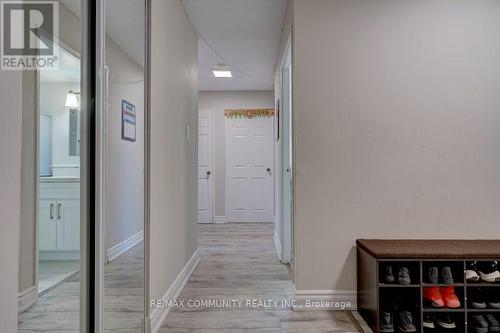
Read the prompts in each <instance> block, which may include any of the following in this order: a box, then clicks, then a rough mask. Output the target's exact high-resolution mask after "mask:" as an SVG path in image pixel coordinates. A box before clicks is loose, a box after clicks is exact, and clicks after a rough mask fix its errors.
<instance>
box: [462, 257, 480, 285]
mask: <svg viewBox="0 0 500 333" xmlns="http://www.w3.org/2000/svg"><path fill="white" fill-rule="evenodd" d="M465 280H467V282H477V281H479V275H478V274H477V262H476V261H467V266H466V269H465Z"/></svg>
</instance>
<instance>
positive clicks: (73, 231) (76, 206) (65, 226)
mask: <svg viewBox="0 0 500 333" xmlns="http://www.w3.org/2000/svg"><path fill="white" fill-rule="evenodd" d="M56 211H57V249H58V250H64V251H78V250H79V249H80V201H79V200H59V201H57V209H56Z"/></svg>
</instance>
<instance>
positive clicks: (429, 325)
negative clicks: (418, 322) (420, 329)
mask: <svg viewBox="0 0 500 333" xmlns="http://www.w3.org/2000/svg"><path fill="white" fill-rule="evenodd" d="M435 320H436V318H434V316H433V315H430V314H426V315H425V318H424V322H423V325H424V329H427V330H434V329H436V325H435V324H434V321H435Z"/></svg>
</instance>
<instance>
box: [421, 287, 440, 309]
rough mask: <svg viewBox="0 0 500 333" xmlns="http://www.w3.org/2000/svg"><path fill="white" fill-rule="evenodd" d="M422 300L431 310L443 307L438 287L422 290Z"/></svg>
mask: <svg viewBox="0 0 500 333" xmlns="http://www.w3.org/2000/svg"><path fill="white" fill-rule="evenodd" d="M424 300H427V301H428V302H429V303H430V304H431V306H432V307H433V308H442V307H443V306H444V300H443V296H441V292H440V291H439V287H429V288H424Z"/></svg>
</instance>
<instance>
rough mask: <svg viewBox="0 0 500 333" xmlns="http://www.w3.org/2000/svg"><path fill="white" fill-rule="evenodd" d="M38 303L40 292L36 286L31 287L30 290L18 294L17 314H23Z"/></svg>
mask: <svg viewBox="0 0 500 333" xmlns="http://www.w3.org/2000/svg"><path fill="white" fill-rule="evenodd" d="M37 301H38V290H37V288H36V286H33V287H29V288H28V289H26V290H24V291H22V292H20V293H19V294H17V312H18V313H22V312H24V311H26V310H28V309H29V308H31V307H32V306H33V305H35V304H36V302H37Z"/></svg>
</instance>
